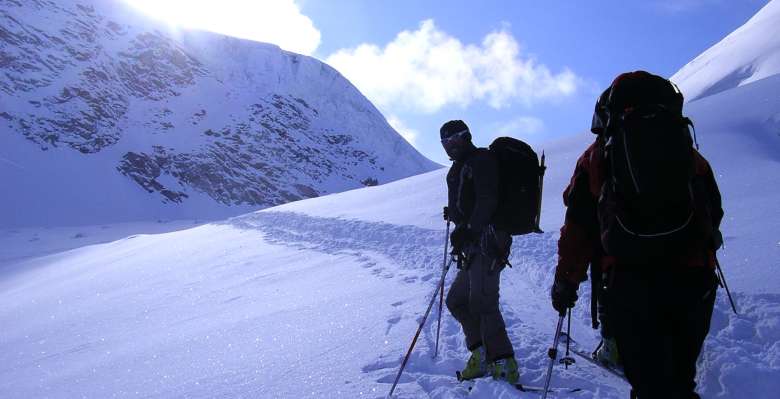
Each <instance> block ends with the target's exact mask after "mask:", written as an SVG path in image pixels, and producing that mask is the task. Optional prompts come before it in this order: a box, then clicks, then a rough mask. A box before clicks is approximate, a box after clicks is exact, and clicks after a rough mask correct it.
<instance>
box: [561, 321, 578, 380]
mask: <svg viewBox="0 0 780 399" xmlns="http://www.w3.org/2000/svg"><path fill="white" fill-rule="evenodd" d="M570 344H571V308H569V317H568V322H567V325H566V356H564V357H563V358H562V359H561V364H563V365H564V368H566V370H568V369H569V366H571V365H572V364H574V363H575V361H574V358H573V357H571V355H569V345H570Z"/></svg>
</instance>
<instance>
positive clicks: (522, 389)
mask: <svg viewBox="0 0 780 399" xmlns="http://www.w3.org/2000/svg"><path fill="white" fill-rule="evenodd" d="M455 377H457V379H458V382H462V383H468V382H469V381H473V380H464V379H463V378H462V377H461V376H460V371H456V372H455ZM485 377H487V376H485ZM485 377H480V378H485ZM511 385H512V386H513V387H514V388H515V389H517V390H518V391H520V392H544V387H539V386H534V385H525V384H511ZM472 388H473V384H472V385H468V386H467V387H466V389H468V391H469V392H471V389H472ZM580 391H582V388H558V387H556V388H550V389H548V390H547V392H558V393H574V392H580Z"/></svg>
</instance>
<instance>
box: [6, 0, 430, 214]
mask: <svg viewBox="0 0 780 399" xmlns="http://www.w3.org/2000/svg"><path fill="white" fill-rule="evenodd" d="M0 21H1V22H0V73H2V76H3V78H2V79H0V104H2V106H0V129H2V134H0V144H2V145H0V178H2V179H3V181H4V182H5V183H6V187H7V188H9V190H8V191H9V192H13V193H14V196H13V197H14V198H5V199H4V200H2V202H3V203H2V204H0V205H4V206H2V207H0V208H2V209H3V210H2V211H0V212H2V214H3V216H4V217H3V218H2V219H3V220H4V222H6V221H7V222H8V223H10V224H11V225H41V224H68V223H74V222H78V223H91V222H94V223H103V222H110V221H122V220H137V219H149V218H177V217H191V218H197V217H209V216H212V215H213V216H224V215H229V214H237V213H241V212H244V211H246V210H248V209H254V208H260V207H268V206H273V205H278V204H282V203H285V202H289V201H294V200H298V199H302V198H310V197H315V196H319V195H323V194H327V193H333V192H337V191H343V190H346V189H351V188H357V187H361V186H363V185H374V184H377V183H385V182H388V181H392V180H396V179H399V178H403V177H407V176H410V175H414V174H418V173H421V172H425V171H429V170H432V169H434V168H436V167H437V165H436V164H434V163H433V162H431V161H429V160H428V159H426V158H424V157H423V156H422V155H420V154H419V153H418V152H417V151H416V150H415V149H414V148H413V147H412V146H411V145H409V144H408V143H407V142H406V141H405V140H404V139H403V138H401V137H400V136H399V135H398V134H397V133H396V132H395V131H394V130H393V129H392V128H391V127H390V126H389V125H388V123H387V122H386V120H385V118H384V117H383V116H382V115H381V114H380V113H379V112H378V111H377V109H376V108H375V107H374V106H373V105H372V104H371V103H370V102H369V101H368V100H367V99H366V98H365V97H364V96H363V95H362V94H361V93H360V92H359V91H358V90H357V89H356V88H355V87H354V86H352V84H350V83H349V81H347V80H346V79H345V78H344V77H342V76H341V75H340V74H339V73H338V72H337V71H336V70H334V69H333V68H331V67H329V66H328V65H326V64H324V63H322V62H320V61H318V60H316V59H313V58H311V57H307V56H302V55H298V54H294V53H290V52H286V51H283V50H281V49H279V48H278V47H276V46H273V45H269V44H263V43H256V42H251V41H245V40H239V39H235V38H230V37H225V36H221V35H217V34H212V33H207V32H197V31H180V30H173V29H171V28H169V27H167V26H166V25H165V24H162V23H159V22H157V21H154V20H151V19H148V18H146V17H144V16H143V15H141V14H138V13H137V12H135V11H134V10H133V9H131V8H129V7H128V6H126V5H125V4H123V3H122V2H118V1H117V2H106V1H97V0H64V1H48V0H24V1H21V0H0ZM53 199H56V201H55V202H56V204H54V205H53V204H52V203H51V202H52V200H53ZM87 214H89V215H93V216H94V217H89V216H88V215H87Z"/></svg>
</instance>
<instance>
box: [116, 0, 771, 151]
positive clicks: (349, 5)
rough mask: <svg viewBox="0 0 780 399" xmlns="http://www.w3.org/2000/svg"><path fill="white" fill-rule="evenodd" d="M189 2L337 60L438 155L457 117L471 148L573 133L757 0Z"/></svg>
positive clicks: (247, 33)
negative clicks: (623, 88)
mask: <svg viewBox="0 0 780 399" xmlns="http://www.w3.org/2000/svg"><path fill="white" fill-rule="evenodd" d="M126 1H129V2H131V3H133V2H135V3H144V2H146V3H149V4H152V3H155V4H160V3H164V2H163V1H159V0H158V1H151V0H126ZM176 1H177V0H168V3H175V2H176ZM195 3H202V4H203V7H212V8H210V9H208V11H207V12H202V13H201V20H199V21H195V20H193V21H194V22H193V23H192V24H191V25H196V26H197V25H198V24H199V23H200V25H203V24H204V23H212V24H213V23H214V21H220V20H221V21H223V22H224V23H223V25H220V26H217V25H214V26H211V27H210V29H212V30H217V31H220V30H222V31H223V33H231V32H224V30H225V29H227V28H226V27H228V28H233V29H237V28H236V27H238V26H240V25H241V24H239V23H237V22H236V21H239V20H242V21H245V27H244V30H243V31H241V32H239V33H238V35H240V36H244V37H252V38H254V39H256V40H263V41H270V42H276V43H277V44H279V45H280V46H281V47H282V48H285V49H288V50H291V51H296V52H301V53H305V54H309V55H313V56H315V57H317V58H319V59H321V60H324V61H326V62H328V63H329V64H331V65H333V66H334V67H336V68H337V69H338V70H340V71H341V72H342V74H344V75H345V76H346V77H347V78H348V79H350V81H352V82H353V84H355V85H356V86H357V87H358V89H360V90H361V91H362V92H363V93H364V94H365V95H366V96H367V97H368V98H369V99H370V100H372V101H373V102H374V104H375V105H377V107H378V108H379V109H380V111H382V113H383V114H384V115H385V116H386V117H387V118H388V120H389V121H390V122H391V124H392V125H394V127H396V129H397V130H399V131H400V132H401V133H402V134H404V135H405V136H406V137H408V138H409V140H410V141H411V142H412V143H413V144H414V145H415V147H416V148H417V149H418V150H420V151H421V152H422V153H423V154H424V155H426V156H427V157H429V158H431V159H433V160H434V161H437V162H440V163H446V162H447V159H446V156H445V154H444V153H443V151H442V150H441V148H440V145H439V140H438V128H439V126H440V125H441V124H442V123H443V122H445V121H447V120H449V119H463V120H464V121H466V123H468V124H469V126H470V127H471V130H472V132H473V133H474V136H475V142H476V143H477V144H478V145H487V144H489V143H490V141H491V140H492V139H493V138H495V137H497V136H499V135H507V134H508V135H512V136H515V137H519V138H521V139H525V140H526V141H529V142H531V143H532V144H538V143H541V142H543V141H545V140H548V139H552V138H556V137H561V136H565V135H570V134H574V133H577V132H581V131H583V130H585V129H587V128H588V127H589V123H590V117H591V112H592V109H593V103H594V101H595V98H596V96H597V95H598V94H599V93H600V92H601V90H603V89H604V88H605V87H606V86H607V85H608V84H609V83H610V82H611V80H612V79H613V78H614V77H615V76H616V75H617V74H619V73H620V72H624V71H629V70H636V69H645V70H648V71H651V72H654V73H657V74H660V75H663V76H671V75H672V74H673V73H674V72H676V71H677V70H678V69H679V68H680V67H682V66H683V65H685V64H686V63H687V62H688V61H690V60H692V59H693V58H694V57H695V56H697V55H698V54H699V53H701V52H702V51H704V50H705V49H707V48H708V47H710V46H711V45H713V44H715V43H717V42H718V41H720V40H721V39H722V38H723V37H724V36H726V35H727V34H729V33H730V32H732V31H733V30H734V29H736V28H737V27H739V26H740V25H741V24H743V23H744V22H746V21H747V20H748V19H749V18H750V17H751V16H752V15H753V14H755V13H756V12H757V11H758V10H759V9H760V8H761V7H763V5H765V4H766V0H677V1H674V0H645V1H633V0H632V1H628V0H624V1H617V0H605V1H575V0H569V1H563V0H559V1H556V0H553V1H531V0H516V1H463V0H454V1H453V0H450V1H439V0H436V1H422V0H418V1H414V0H394V1H390V0H373V1H368V0H362V1H361V0H328V1H324V0H276V1H274V2H260V1H252V2H249V1H242V0H221V1H211V0H191V1H189V2H188V6H187V9H190V10H193V9H196V8H197V7H194V6H193V5H192V4H195ZM271 3H274V5H273V6H270V5H269V4H271ZM206 4H209V5H208V6H207V5H206ZM248 4H251V6H250V5H248ZM214 7H217V8H214ZM271 8H273V10H271ZM181 9H182V8H177V10H178V11H172V12H171V14H170V18H169V19H171V18H173V16H174V15H176V16H179V17H180V16H181V11H180V10H181ZM204 9H205V8H204ZM231 12H232V14H230V13H231ZM218 13H221V14H224V15H220V16H219V18H216V17H215V15H217V14H218ZM247 16H256V17H247ZM193 18H194V17H193ZM204 21H205V22H204ZM252 31H257V32H252ZM260 31H263V32H260ZM254 33H257V34H256V35H254V36H253V34H254ZM234 34H235V33H234Z"/></svg>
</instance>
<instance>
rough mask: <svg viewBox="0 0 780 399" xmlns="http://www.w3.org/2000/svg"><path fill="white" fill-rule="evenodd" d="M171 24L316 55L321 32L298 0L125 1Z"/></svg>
mask: <svg viewBox="0 0 780 399" xmlns="http://www.w3.org/2000/svg"><path fill="white" fill-rule="evenodd" d="M125 1H126V2H127V3H129V4H131V5H133V6H134V7H136V8H138V9H139V10H141V11H143V12H144V13H146V14H148V15H150V16H152V17H155V18H157V19H160V20H163V21H166V22H167V23H169V24H171V25H174V26H178V27H182V28H194V29H203V30H208V31H211V32H217V33H222V34H225V35H229V36H235V37H239V38H242V39H250V40H256V41H262V42H268V43H273V44H276V45H278V46H279V47H282V48H283V49H285V50H290V51H294V52H297V53H302V54H312V53H313V52H314V51H315V50H316V49H317V47H318V46H319V44H320V32H319V30H317V29H316V28H315V27H314V24H313V23H312V21H311V19H309V18H308V17H307V16H305V15H303V14H301V11H300V8H299V7H298V5H297V4H295V2H294V0H125Z"/></svg>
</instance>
